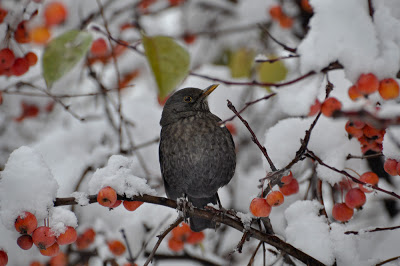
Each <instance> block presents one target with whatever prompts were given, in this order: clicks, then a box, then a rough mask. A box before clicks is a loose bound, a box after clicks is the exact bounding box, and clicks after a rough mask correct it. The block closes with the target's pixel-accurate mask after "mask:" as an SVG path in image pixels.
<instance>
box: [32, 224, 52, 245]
mask: <svg viewBox="0 0 400 266" xmlns="http://www.w3.org/2000/svg"><path fill="white" fill-rule="evenodd" d="M32 240H33V243H34V244H35V245H36V246H37V247H38V248H39V249H46V248H48V247H50V246H51V245H53V244H54V243H55V242H56V236H55V235H54V233H53V232H52V231H51V229H50V227H48V226H40V227H38V228H36V229H35V231H33V233H32Z"/></svg>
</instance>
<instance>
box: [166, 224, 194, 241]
mask: <svg viewBox="0 0 400 266" xmlns="http://www.w3.org/2000/svg"><path fill="white" fill-rule="evenodd" d="M191 232H192V230H190V227H189V225H188V224H187V223H181V224H180V225H179V226H177V227H175V228H174V229H172V232H171V233H172V237H174V238H176V239H180V240H185V239H186V238H187V237H188V236H189V235H190V234H191Z"/></svg>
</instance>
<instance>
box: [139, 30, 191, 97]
mask: <svg viewBox="0 0 400 266" xmlns="http://www.w3.org/2000/svg"><path fill="white" fill-rule="evenodd" d="M142 41H143V46H144V49H145V54H146V58H147V61H148V62H149V65H150V68H151V70H152V71H153V75H154V78H155V80H156V83H157V86H158V92H159V97H160V98H161V99H164V98H165V97H166V96H167V95H168V94H169V93H170V92H171V91H172V90H174V89H175V87H176V86H177V85H178V84H179V83H180V82H182V80H183V79H184V78H185V77H186V76H187V74H188V73H189V66H190V56H189V53H188V52H187V51H186V50H185V49H184V48H183V47H182V46H180V45H179V44H178V43H176V42H175V41H174V40H173V39H172V38H170V37H166V36H154V37H149V36H146V35H144V34H143V35H142Z"/></svg>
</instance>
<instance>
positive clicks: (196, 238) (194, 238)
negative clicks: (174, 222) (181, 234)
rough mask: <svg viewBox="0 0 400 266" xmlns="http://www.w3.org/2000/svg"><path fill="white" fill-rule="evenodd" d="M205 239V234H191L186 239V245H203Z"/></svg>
mask: <svg viewBox="0 0 400 266" xmlns="http://www.w3.org/2000/svg"><path fill="white" fill-rule="evenodd" d="M203 239H204V233H203V232H191V233H190V235H189V236H188V237H187V238H186V243H188V244H191V245H197V244H199V243H201V241H203Z"/></svg>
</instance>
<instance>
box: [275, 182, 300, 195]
mask: <svg viewBox="0 0 400 266" xmlns="http://www.w3.org/2000/svg"><path fill="white" fill-rule="evenodd" d="M279 190H280V191H281V192H282V194H283V195H285V196H290V195H293V194H296V193H297V192H299V183H298V182H297V179H296V178H293V180H292V181H290V183H289V184H287V185H283V186H282V187H280V188H279Z"/></svg>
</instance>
